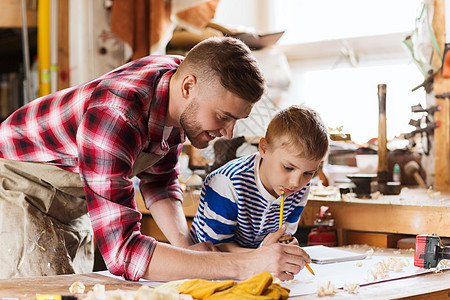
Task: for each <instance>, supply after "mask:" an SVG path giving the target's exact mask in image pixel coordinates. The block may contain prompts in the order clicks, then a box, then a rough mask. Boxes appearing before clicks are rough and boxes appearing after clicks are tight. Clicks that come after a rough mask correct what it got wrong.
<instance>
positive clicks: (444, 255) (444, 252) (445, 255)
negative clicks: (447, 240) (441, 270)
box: [440, 246, 450, 259]
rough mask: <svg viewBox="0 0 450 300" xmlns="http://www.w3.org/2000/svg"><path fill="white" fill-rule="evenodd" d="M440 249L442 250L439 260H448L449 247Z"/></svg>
mask: <svg viewBox="0 0 450 300" xmlns="http://www.w3.org/2000/svg"><path fill="white" fill-rule="evenodd" d="M441 249H442V254H441V255H440V257H441V259H450V246H446V247H443V248H441Z"/></svg>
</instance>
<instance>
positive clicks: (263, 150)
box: [258, 138, 269, 157]
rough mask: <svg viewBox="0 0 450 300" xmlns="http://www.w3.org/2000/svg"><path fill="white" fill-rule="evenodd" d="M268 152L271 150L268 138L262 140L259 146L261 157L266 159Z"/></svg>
mask: <svg viewBox="0 0 450 300" xmlns="http://www.w3.org/2000/svg"><path fill="white" fill-rule="evenodd" d="M268 150H269V143H268V142H267V140H266V138H261V139H260V140H259V144H258V151H259V155H260V156H261V157H264V156H265V155H266V153H267V151H268Z"/></svg>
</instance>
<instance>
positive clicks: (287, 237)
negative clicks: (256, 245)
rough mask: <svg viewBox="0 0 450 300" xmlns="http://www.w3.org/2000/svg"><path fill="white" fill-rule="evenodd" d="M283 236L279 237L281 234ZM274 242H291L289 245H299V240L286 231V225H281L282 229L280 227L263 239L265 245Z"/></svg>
mask: <svg viewBox="0 0 450 300" xmlns="http://www.w3.org/2000/svg"><path fill="white" fill-rule="evenodd" d="M280 235H281V237H280V238H279V236H280ZM274 243H282V244H289V245H297V246H298V241H297V239H296V238H295V237H293V236H292V235H291V234H289V233H286V226H285V225H283V226H281V228H280V229H278V230H277V231H276V232H271V233H269V234H268V235H267V236H266V237H265V238H264V240H263V243H262V244H263V245H264V246H266V245H271V244H274Z"/></svg>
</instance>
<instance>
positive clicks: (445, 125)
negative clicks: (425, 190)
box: [433, 0, 450, 191]
mask: <svg viewBox="0 0 450 300" xmlns="http://www.w3.org/2000/svg"><path fill="white" fill-rule="evenodd" d="M444 12H445V0H435V1H434V17H433V29H434V33H435V35H436V40H437V43H438V45H439V50H440V52H441V55H443V53H444V46H445V22H446V21H447V22H450V20H445V13H444ZM433 64H434V65H435V66H440V65H441V61H440V59H439V57H438V55H437V54H436V53H434V55H433ZM433 86H434V94H435V95H439V94H443V93H449V92H450V78H443V77H442V75H441V73H440V72H438V74H437V75H436V76H435V77H434V83H433ZM435 101H436V105H439V106H440V107H441V110H440V111H438V112H435V113H434V119H435V121H436V122H440V126H439V127H438V128H436V129H435V130H434V141H435V147H434V156H435V182H434V187H435V189H437V190H444V191H449V190H450V98H446V99H439V98H435Z"/></svg>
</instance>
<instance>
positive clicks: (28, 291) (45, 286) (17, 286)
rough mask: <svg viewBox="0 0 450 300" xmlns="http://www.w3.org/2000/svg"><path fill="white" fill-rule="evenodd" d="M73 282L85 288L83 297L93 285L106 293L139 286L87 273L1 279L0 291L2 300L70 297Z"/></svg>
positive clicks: (133, 288) (138, 285)
mask: <svg viewBox="0 0 450 300" xmlns="http://www.w3.org/2000/svg"><path fill="white" fill-rule="evenodd" d="M75 281H80V282H82V283H83V284H84V285H85V286H86V289H85V294H84V295H86V293H87V292H89V291H91V290H92V287H93V286H94V285H95V284H103V285H105V290H107V291H109V290H116V289H123V290H136V289H138V288H139V287H140V286H141V284H139V283H136V282H132V281H125V280H120V279H116V278H113V277H108V276H104V275H100V274H96V273H89V274H76V275H75V274H71V275H57V276H41V277H31V278H12V279H2V280H0V291H1V296H2V297H3V298H5V297H19V298H20V299H21V300H26V299H30V300H31V299H36V294H59V295H70V292H69V288H70V286H71V284H72V283H74V282H75ZM80 298H82V297H80Z"/></svg>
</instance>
